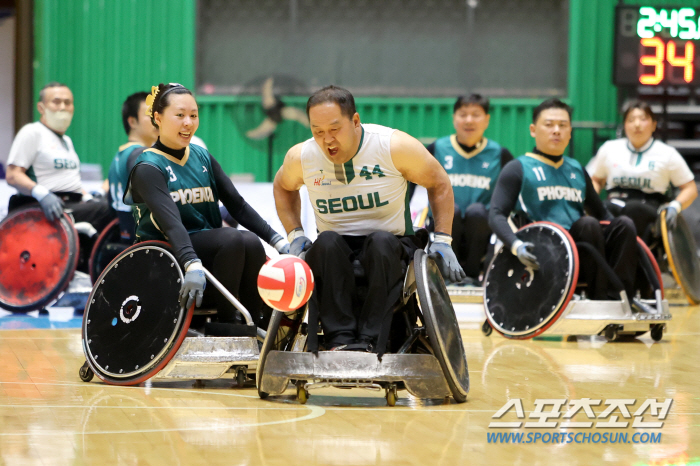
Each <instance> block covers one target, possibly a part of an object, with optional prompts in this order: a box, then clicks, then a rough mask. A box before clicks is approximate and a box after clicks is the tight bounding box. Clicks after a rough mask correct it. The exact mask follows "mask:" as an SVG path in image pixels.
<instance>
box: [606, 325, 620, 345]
mask: <svg viewBox="0 0 700 466" xmlns="http://www.w3.org/2000/svg"><path fill="white" fill-rule="evenodd" d="M618 338H619V334H618V333H617V325H615V324H610V325H608V326H607V327H605V339H606V340H608V341H616V340H617V339H618Z"/></svg>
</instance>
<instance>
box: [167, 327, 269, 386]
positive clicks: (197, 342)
mask: <svg viewBox="0 0 700 466" xmlns="http://www.w3.org/2000/svg"><path fill="white" fill-rule="evenodd" d="M259 357H260V350H259V346H258V339H257V338H251V337H206V336H205V337H187V338H185V340H184V341H183V342H182V345H180V349H179V350H178V351H177V353H175V356H173V358H172V359H171V360H170V362H169V363H168V365H167V366H165V367H164V368H163V369H161V371H160V372H159V373H158V374H156V376H155V377H154V380H162V379H202V380H204V379H218V378H219V377H222V376H223V375H224V374H225V373H227V372H233V373H235V374H236V375H238V373H239V372H241V371H243V373H244V375H247V374H249V373H254V372H255V368H256V367H257V364H258V358H259Z"/></svg>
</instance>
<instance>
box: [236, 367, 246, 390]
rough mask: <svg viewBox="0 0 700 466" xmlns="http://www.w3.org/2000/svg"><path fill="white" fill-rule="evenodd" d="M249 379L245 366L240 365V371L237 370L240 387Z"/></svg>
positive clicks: (237, 381) (237, 380)
mask: <svg viewBox="0 0 700 466" xmlns="http://www.w3.org/2000/svg"><path fill="white" fill-rule="evenodd" d="M247 380H248V374H247V371H246V370H245V368H244V367H239V368H238V371H236V383H237V384H238V386H239V387H242V386H243V385H245V383H246V381H247Z"/></svg>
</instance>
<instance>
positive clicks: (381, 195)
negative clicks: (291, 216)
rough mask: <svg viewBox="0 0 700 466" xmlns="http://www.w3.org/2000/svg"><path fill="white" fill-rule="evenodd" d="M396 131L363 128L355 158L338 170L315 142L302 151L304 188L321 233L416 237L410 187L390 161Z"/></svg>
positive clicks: (365, 126) (337, 166) (311, 141)
mask: <svg viewBox="0 0 700 466" xmlns="http://www.w3.org/2000/svg"><path fill="white" fill-rule="evenodd" d="M394 131H396V130H394V129H391V128H387V127H385V126H379V125H362V140H361V142H360V147H359V149H358V152H357V154H355V156H354V157H353V158H352V159H350V160H349V161H348V162H345V163H344V164H342V165H339V164H334V163H333V162H332V161H330V160H329V159H328V157H326V155H325V153H324V152H323V151H322V150H321V148H320V147H319V146H318V144H316V141H315V140H314V139H313V138H311V139H309V140H308V141H306V142H304V143H303V145H302V147H301V166H302V170H303V176H304V184H305V185H306V187H307V189H308V191H309V198H310V200H311V205H312V206H313V208H314V215H315V217H316V227H317V228H318V231H319V232H323V231H335V232H336V233H339V234H341V235H351V236H364V235H369V234H370V233H372V232H375V231H387V232H390V233H393V234H395V235H410V234H413V226H412V224H411V213H410V210H409V207H408V190H407V188H408V183H407V182H406V180H405V179H404V177H403V175H401V173H400V172H399V171H398V170H397V169H396V167H395V166H394V162H393V161H392V159H391V148H390V142H391V135H392V134H393V133H394Z"/></svg>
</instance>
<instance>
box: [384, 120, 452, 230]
mask: <svg viewBox="0 0 700 466" xmlns="http://www.w3.org/2000/svg"><path fill="white" fill-rule="evenodd" d="M391 159H392V160H393V162H394V166H395V167H396V168H397V169H398V170H399V171H400V172H401V174H402V175H403V176H404V178H406V179H407V180H408V181H411V182H413V183H416V184H418V185H421V186H423V187H424V188H425V189H426V190H427V191H428V200H429V201H430V207H431V208H432V211H433V216H434V217H435V231H436V232H440V233H446V234H448V235H451V234H452V219H453V217H454V208H455V200H454V193H453V192H452V185H451V184H450V179H449V178H448V176H447V173H446V172H445V170H444V169H443V168H442V166H441V165H440V163H439V162H438V161H437V160H436V159H435V157H433V156H432V155H430V152H428V150H427V149H426V148H425V147H424V146H423V144H421V143H420V142H419V141H418V140H417V139H415V138H414V137H412V136H409V135H408V134H406V133H404V132H402V131H395V132H394V134H393V135H392V136H391Z"/></svg>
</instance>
